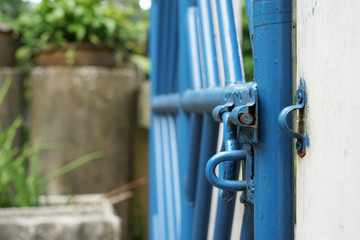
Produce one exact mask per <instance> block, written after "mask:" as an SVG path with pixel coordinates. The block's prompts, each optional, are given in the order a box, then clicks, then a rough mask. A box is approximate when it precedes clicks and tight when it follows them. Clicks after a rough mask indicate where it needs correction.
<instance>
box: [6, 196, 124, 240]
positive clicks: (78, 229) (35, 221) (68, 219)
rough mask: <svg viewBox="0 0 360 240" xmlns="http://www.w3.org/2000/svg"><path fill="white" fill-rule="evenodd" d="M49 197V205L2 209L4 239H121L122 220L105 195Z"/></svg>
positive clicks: (47, 199)
mask: <svg viewBox="0 0 360 240" xmlns="http://www.w3.org/2000/svg"><path fill="white" fill-rule="evenodd" d="M68 199H69V197H68V196H49V197H47V198H46V199H44V200H45V201H46V202H47V203H48V204H50V205H49V206H44V207H39V208H37V207H32V208H5V209H1V210H0V239H4V240H5V239H6V240H50V239H51V240H84V239H87V240H118V239H119V237H118V236H119V231H120V227H119V226H120V219H119V217H117V216H115V215H114V213H113V208H112V206H111V204H110V203H109V202H108V201H107V199H106V198H104V197H103V196H102V195H82V196H76V197H74V198H73V199H72V200H73V201H74V204H73V205H66V203H67V201H68Z"/></svg>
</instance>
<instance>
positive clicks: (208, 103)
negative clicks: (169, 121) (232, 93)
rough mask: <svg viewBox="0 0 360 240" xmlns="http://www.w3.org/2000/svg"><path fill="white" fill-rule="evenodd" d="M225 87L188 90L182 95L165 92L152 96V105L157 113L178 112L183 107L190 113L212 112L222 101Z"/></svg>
mask: <svg viewBox="0 0 360 240" xmlns="http://www.w3.org/2000/svg"><path fill="white" fill-rule="evenodd" d="M226 92H227V90H226V89H224V88H220V87H218V88H211V89H202V90H187V91H185V92H184V93H183V94H182V95H179V94H164V95H159V96H155V97H153V98H152V103H151V107H152V110H153V111H154V112H155V113H177V112H178V111H179V108H182V109H183V110H184V111H185V112H188V113H203V112H211V111H212V110H213V108H214V107H216V106H218V105H219V104H221V103H222V100H223V99H224V96H225V93H226Z"/></svg>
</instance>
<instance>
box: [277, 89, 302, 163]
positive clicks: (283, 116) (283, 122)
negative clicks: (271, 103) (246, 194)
mask: <svg viewBox="0 0 360 240" xmlns="http://www.w3.org/2000/svg"><path fill="white" fill-rule="evenodd" d="M296 96H297V103H298V104H296V105H292V106H288V107H286V108H284V109H283V110H282V111H281V112H280V114H279V117H278V123H279V126H280V128H281V130H282V131H283V132H284V133H285V134H287V135H288V136H290V137H292V138H296V139H297V142H296V150H297V152H298V154H299V155H300V156H302V155H305V147H306V145H305V141H306V137H305V136H304V135H302V134H301V133H298V132H295V131H294V130H292V129H291V128H290V127H289V125H288V123H287V117H288V115H289V114H290V113H291V112H292V111H294V110H296V109H302V108H304V106H305V101H306V95H305V89H304V87H303V86H302V84H301V85H300V88H299V89H298V90H297V91H296Z"/></svg>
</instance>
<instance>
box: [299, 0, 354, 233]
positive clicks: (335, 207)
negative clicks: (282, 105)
mask: <svg viewBox="0 0 360 240" xmlns="http://www.w3.org/2000/svg"><path fill="white" fill-rule="evenodd" d="M359 8H360V2H359V1H357V0H349V1H336V0H328V1H320V0H302V1H297V25H296V26H297V61H298V63H297V69H298V73H297V78H298V79H299V78H300V77H303V78H304V80H305V81H306V87H307V91H308V107H307V111H306V121H305V129H306V131H307V133H308V135H309V138H310V147H309V148H308V150H307V153H306V156H305V157H304V158H299V159H298V160H297V185H296V192H297V193H296V198H297V202H296V203H297V205H296V218H297V219H296V239H301V240H313V239H317V240H328V239H342V240H350V239H359V225H360V205H359V199H360V187H359V184H358V183H359V182H360V174H359V169H360V161H359V136H360V128H359V126H358V125H357V121H358V120H359V118H360V100H359V96H360V81H359V76H360V67H359V66H360V44H359V42H360V28H358V27H356V23H358V22H360V14H359V11H358V9H359Z"/></svg>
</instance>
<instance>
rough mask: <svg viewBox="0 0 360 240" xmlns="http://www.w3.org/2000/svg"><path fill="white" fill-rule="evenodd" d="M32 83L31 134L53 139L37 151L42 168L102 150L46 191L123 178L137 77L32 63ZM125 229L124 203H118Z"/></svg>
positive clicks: (82, 189) (89, 187)
mask: <svg viewBox="0 0 360 240" xmlns="http://www.w3.org/2000/svg"><path fill="white" fill-rule="evenodd" d="M30 81H31V84H32V101H31V111H32V117H31V121H32V128H31V129H32V132H31V140H32V141H33V142H34V141H35V140H36V139H37V138H40V139H41V141H42V142H43V143H59V144H60V145H61V146H62V148H61V149H60V150H50V151H44V152H42V154H41V156H40V166H41V169H42V173H43V174H47V173H49V172H52V171H54V170H55V169H58V168H59V167H60V166H63V165H64V164H66V163H69V162H71V161H72V160H75V159H77V158H79V157H81V156H83V155H85V154H87V153H91V152H94V151H103V152H104V154H105V156H104V158H102V159H99V160H95V161H93V162H91V163H89V164H87V165H85V166H81V167H80V168H78V169H76V170H75V171H73V172H71V173H69V174H67V175H66V176H63V177H60V178H59V179H56V180H55V181H53V182H51V183H50V184H49V185H48V187H47V190H48V193H50V194H63V193H67V192H68V191H69V190H71V192H72V193H76V194H83V193H99V192H108V191H110V190H112V189H115V188H117V187H119V186H121V185H123V184H125V183H127V182H128V180H129V177H130V176H129V174H130V165H131V161H130V159H131V144H132V129H133V127H134V125H135V119H134V114H135V112H136V101H135V97H136V90H137V86H138V83H137V80H136V74H135V72H134V71H133V70H128V69H110V68H104V67H36V68H34V69H33V71H32V73H31V76H30ZM117 210H119V213H120V217H121V218H122V220H123V221H122V234H126V229H127V224H128V223H127V219H128V203H126V202H124V203H122V204H119V206H118V208H117Z"/></svg>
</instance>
